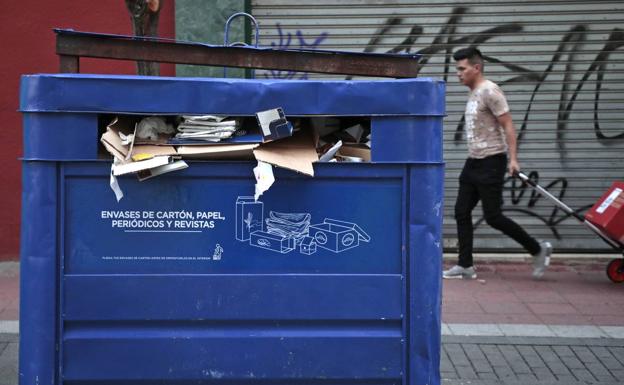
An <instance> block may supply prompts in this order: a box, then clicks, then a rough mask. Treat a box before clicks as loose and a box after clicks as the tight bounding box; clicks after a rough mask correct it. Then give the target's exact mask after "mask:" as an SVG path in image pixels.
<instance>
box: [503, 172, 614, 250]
mask: <svg viewBox="0 0 624 385" xmlns="http://www.w3.org/2000/svg"><path fill="white" fill-rule="evenodd" d="M513 176H514V177H517V178H520V179H521V180H522V181H523V182H525V183H527V184H528V185H529V186H531V187H533V188H534V189H535V190H536V191H537V192H539V193H540V194H542V195H543V196H545V197H546V198H547V199H548V200H550V201H551V202H553V203H554V204H555V205H556V206H557V207H559V208H560V209H561V210H563V211H564V212H565V213H566V214H569V215H571V216H573V217H574V218H576V219H578V220H579V222H581V223H583V224H584V225H585V226H587V227H589V229H590V230H592V231H593V232H594V233H596V234H597V235H598V236H599V237H600V238H602V240H603V241H605V242H607V243H608V244H609V245H611V246H612V247H614V248H616V249H617V250H620V251H624V248H623V245H621V244H619V243H618V242H616V241H614V240H613V239H611V237H609V236H608V235H607V234H605V233H604V232H603V231H602V230H600V229H599V228H598V227H596V225H594V224H593V223H591V222H590V221H588V220H587V219H585V217H584V216H583V215H580V214H579V213H577V212H575V211H574V210H572V209H571V208H570V207H569V206H568V205H566V204H565V203H563V202H562V201H560V200H559V199H558V198H557V197H555V196H554V195H552V194H551V193H549V192H548V190H546V189H545V188H543V187H542V186H540V185H538V184H537V183H535V181H534V180H532V179H531V178H529V177H528V176H527V175H526V174H524V173H523V172H521V171H517V172H515V173H514V174H513Z"/></svg>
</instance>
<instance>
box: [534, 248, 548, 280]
mask: <svg viewBox="0 0 624 385" xmlns="http://www.w3.org/2000/svg"><path fill="white" fill-rule="evenodd" d="M540 247H541V248H540V251H539V253H537V254H536V255H534V256H533V278H535V279H539V278H542V276H543V275H544V272H545V271H546V269H547V268H548V265H550V254H551V253H552V245H551V244H550V242H546V241H542V242H540Z"/></svg>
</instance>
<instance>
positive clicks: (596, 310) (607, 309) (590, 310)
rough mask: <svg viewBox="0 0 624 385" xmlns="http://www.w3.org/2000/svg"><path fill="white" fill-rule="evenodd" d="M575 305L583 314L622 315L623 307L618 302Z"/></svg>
mask: <svg viewBox="0 0 624 385" xmlns="http://www.w3.org/2000/svg"><path fill="white" fill-rule="evenodd" d="M574 307H575V308H576V309H577V310H578V311H579V313H581V314H587V315H592V316H595V315H613V316H617V315H621V314H622V309H621V306H620V305H617V304H582V305H574Z"/></svg>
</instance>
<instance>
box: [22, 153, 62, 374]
mask: <svg viewBox="0 0 624 385" xmlns="http://www.w3.org/2000/svg"><path fill="white" fill-rule="evenodd" d="M57 169H58V166H57V164H56V163H42V162H24V163H23V164H22V183H23V189H22V228H21V247H20V309H21V312H20V349H19V378H20V384H54V383H55V378H56V363H57V350H56V345H57V343H56V338H57V332H56V327H57V325H58V323H57V320H58V316H57V314H58V313H57V309H58V301H57V277H58V275H57V266H58V264H57V250H58V246H57V239H58V238H57V236H58V234H57V223H58V222H57V217H58V202H59V200H58V192H57V186H58V183H57V180H58V179H57V178H58V175H57Z"/></svg>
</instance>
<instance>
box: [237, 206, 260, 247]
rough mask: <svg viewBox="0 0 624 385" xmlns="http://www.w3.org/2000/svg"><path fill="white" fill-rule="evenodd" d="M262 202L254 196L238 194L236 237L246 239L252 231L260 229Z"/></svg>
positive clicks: (240, 239)
mask: <svg viewBox="0 0 624 385" xmlns="http://www.w3.org/2000/svg"><path fill="white" fill-rule="evenodd" d="M263 223H264V203H262V202H256V200H255V199H254V197H244V196H240V197H238V198H237V199H236V239H238V240H239V241H248V240H249V237H250V234H251V233H253V232H254V231H262V230H263V228H262V226H263Z"/></svg>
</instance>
